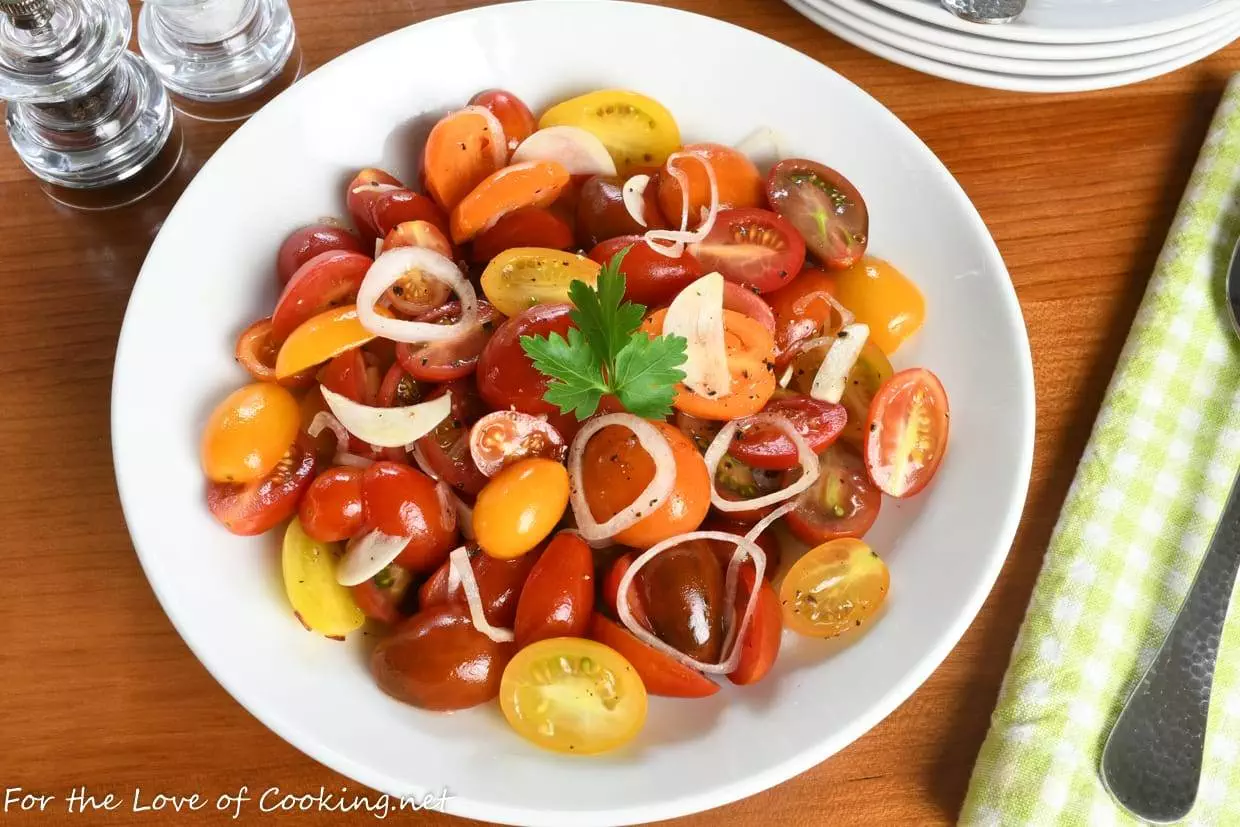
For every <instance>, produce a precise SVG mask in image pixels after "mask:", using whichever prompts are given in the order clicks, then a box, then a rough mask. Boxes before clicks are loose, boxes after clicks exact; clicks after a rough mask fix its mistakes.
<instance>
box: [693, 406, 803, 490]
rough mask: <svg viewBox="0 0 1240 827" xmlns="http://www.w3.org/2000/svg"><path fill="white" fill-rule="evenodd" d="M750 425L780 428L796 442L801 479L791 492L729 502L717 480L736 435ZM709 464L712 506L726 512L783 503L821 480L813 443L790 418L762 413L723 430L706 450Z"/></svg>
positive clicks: (707, 467) (734, 421) (707, 464)
mask: <svg viewBox="0 0 1240 827" xmlns="http://www.w3.org/2000/svg"><path fill="white" fill-rule="evenodd" d="M750 425H769V426H770V427H772V428H778V429H779V430H780V431H782V432H783V433H784V434H785V435H786V436H787V437H788V439H790V440H792V444H793V445H795V446H796V448H797V457H798V458H799V459H800V461H801V476H800V478H799V479H797V480H796V481H795V482H793V483H792V484H791V485H789V486H788V487H787V488H781V489H780V490H779V491H774V492H772V493H770V494H764V495H762V496H761V497H754V498H752V499H748V500H727V499H724V498H723V496H722V495H721V494H720V493H719V489H718V487H717V484H716V481H715V477H716V475H717V474H718V473H719V463H721V462H723V458H724V456H725V455H726V454H727V453H728V448H730V447H731V445H732V438H733V437H734V436H736V432H737V431H738V430H740V429H741V428H743V427H747V426H750ZM705 460H706V470H707V471H708V472H709V473H710V502H711V505H713V506H715V508H718V509H719V510H720V511H724V512H729V511H751V510H753V509H755V508H763V507H765V506H768V505H774V504H775V503H781V502H783V501H784V500H787V499H791V498H792V497H795V496H796V495H797V494H800V493H801V492H802V491H804V490H805V489H807V488H809V487H810V486H811V485H813V484H814V480H816V479H818V457H817V456H815V455H814V451H813V449H812V448H810V447H809V443H808V442H806V441H805V437H803V436H801V433H800V431H798V430H797V429H796V426H794V425H793V424H792V422H791V421H789V419H788V418H787V417H786V416H780V415H779V414H773V413H758V414H754V415H753V416H747V417H744V418H743V419H734V420H732V421H731V422H729V423H728V424H727V425H724V426H723V430H721V431H720V432H719V434H718V435H717V436H716V437H715V439H714V441H713V442H711V444H710V447H709V448H707V449H706V456H705Z"/></svg>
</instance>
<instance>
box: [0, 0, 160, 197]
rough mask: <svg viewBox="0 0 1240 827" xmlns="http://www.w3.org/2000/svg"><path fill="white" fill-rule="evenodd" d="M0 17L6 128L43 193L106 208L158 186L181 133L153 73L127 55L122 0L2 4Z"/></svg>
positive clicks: (127, 22) (5, 0) (0, 89)
mask: <svg viewBox="0 0 1240 827" xmlns="http://www.w3.org/2000/svg"><path fill="white" fill-rule="evenodd" d="M0 12H3V16H0V98H4V99H5V100H7V101H8V107H7V108H8V112H7V116H6V118H5V123H6V126H7V127H8V132H9V138H10V140H12V142H13V148H14V149H16V150H17V154H18V156H19V157H20V158H21V160H22V162H23V163H24V164H25V165H26V167H27V168H29V169H30V171H31V172H32V173H34V174H35V176H36V177H37V178H38V179H39V180H40V182H41V183H42V185H43V188H44V190H45V191H46V192H47V194H48V195H50V196H51V197H52V198H53V199H55V200H56V201H59V202H61V203H62V204H66V205H68V206H71V207H77V208H81V209H106V208H109V207H118V206H121V205H123V204H127V203H129V202H131V201H136V200H137V199H139V198H141V197H142V196H144V195H146V194H147V193H148V192H150V191H151V190H153V189H154V188H155V187H157V186H159V184H160V183H162V182H163V181H164V179H166V178H167V177H168V176H169V175H170V174H171V173H172V171H173V170H174V169H175V168H176V165H177V162H178V160H179V159H180V155H181V134H180V132H179V131H178V130H177V129H176V125H175V122H174V120H173V111H172V106H171V104H170V103H169V100H168V95H167V93H165V92H164V89H163V87H162V86H161V85H160V83H159V78H158V76H156V74H155V73H154V72H153V71H151V67H150V66H148V65H147V64H146V62H145V61H143V60H142V58H140V57H138V56H137V55H136V54H133V53H132V52H128V51H126V50H125V44H126V43H127V42H128V41H129V33H130V29H131V23H132V18H131V17H130V14H129V6H128V5H127V4H126V3H125V2H124V0H0Z"/></svg>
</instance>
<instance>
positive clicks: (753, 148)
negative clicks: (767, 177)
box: [736, 126, 789, 174]
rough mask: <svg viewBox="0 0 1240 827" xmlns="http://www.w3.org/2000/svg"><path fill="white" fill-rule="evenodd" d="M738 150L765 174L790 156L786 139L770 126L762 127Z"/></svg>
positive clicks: (740, 145) (751, 133)
mask: <svg viewBox="0 0 1240 827" xmlns="http://www.w3.org/2000/svg"><path fill="white" fill-rule="evenodd" d="M736 150H737V151H738V152H740V153H742V154H744V155H748V156H749V160H751V161H753V163H754V166H756V167H757V168H758V169H759V170H760V171H761V172H762V173H763V174H766V173H768V172H770V170H771V167H773V166H775V165H776V164H778V163H779V162H780V161H782V160H784V159H785V158H787V157H789V156H788V149H787V147H786V146H785V145H784V137H783V136H782V135H780V134H779V133H778V132H776V131H775V130H774V129H771V128H770V127H769V126H760V127H758V128H757V129H755V130H754V131H753V132H750V133H749V134H748V135H746V136H745V137H744V138H742V139H741V140H740V142H739V143H738V144H737V145H736Z"/></svg>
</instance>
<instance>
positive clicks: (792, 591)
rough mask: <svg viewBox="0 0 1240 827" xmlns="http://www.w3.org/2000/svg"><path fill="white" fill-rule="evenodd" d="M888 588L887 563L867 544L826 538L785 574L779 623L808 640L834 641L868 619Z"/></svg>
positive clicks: (889, 579)
mask: <svg viewBox="0 0 1240 827" xmlns="http://www.w3.org/2000/svg"><path fill="white" fill-rule="evenodd" d="M890 586H891V575H890V574H889V573H888V571H887V565H886V564H885V563H884V562H883V561H882V560H881V559H880V558H879V556H878V555H877V554H875V553H874V551H873V550H872V549H871V548H870V547H869V546H868V545H866V544H865V543H863V542H862V541H860V540H854V539H852V538H845V539H840V540H831V541H829V542H826V543H823V544H822V545H820V546H818V547H816V548H812V549H810V550H809V551H807V552H806V553H805V555H804V556H803V557H802V558H801V559H800V560H797V561H796V563H795V564H793V566H792V568H791V569H789V571H788V574H787V575H785V576H784V581H783V583H782V584H781V585H780V588H779V602H780V605H781V606H782V608H783V612H784V625H785V626H786V627H787V628H789V629H791V630H792V631H794V632H797V633H798V634H802V635H807V636H809V637H837V636H838V635H842V634H844V633H845V632H848V631H850V630H852V629H855V628H857V627H858V626H861V625H862V624H864V623H865V622H866V621H868V620H869V619H870V618H871V617H873V616H874V614H875V613H876V612H877V611H878V610H879V609H880V608H881V607H882V605H883V602H884V601H885V600H886V599H887V592H888V590H889V589H890Z"/></svg>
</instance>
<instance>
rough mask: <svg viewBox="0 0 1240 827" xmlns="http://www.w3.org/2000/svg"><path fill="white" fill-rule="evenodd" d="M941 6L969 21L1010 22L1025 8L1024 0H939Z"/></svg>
mask: <svg viewBox="0 0 1240 827" xmlns="http://www.w3.org/2000/svg"><path fill="white" fill-rule="evenodd" d="M939 2H940V3H941V4H942V5H943V8H945V9H947V10H948V11H949V12H951V13H952V14H954V15H956V16H957V17H959V18H960V19H961V20H968V21H969V22H970V23H1011V22H1012V21H1013V20H1015V19H1016V18H1018V17H1020V14H1021V12H1023V11H1024V10H1025V0H939Z"/></svg>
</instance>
